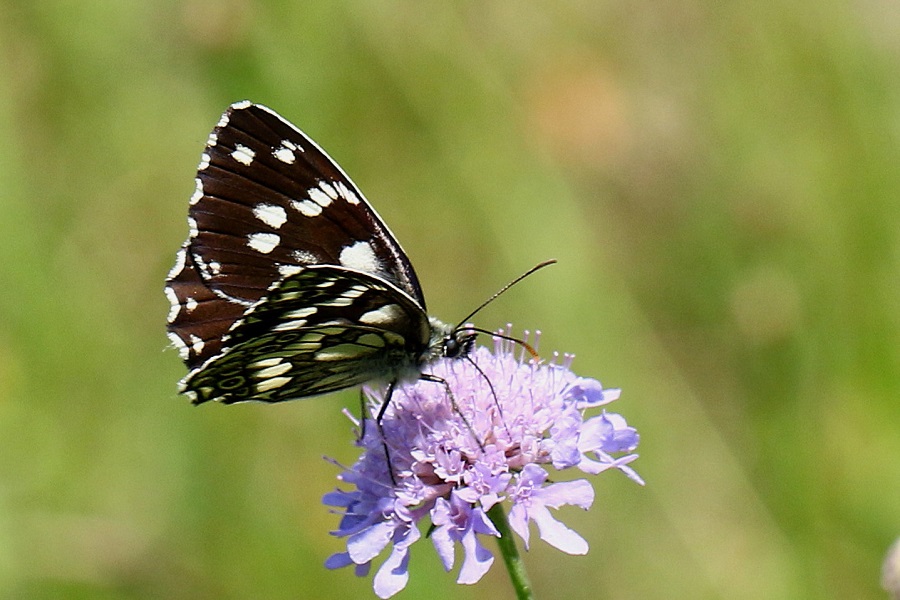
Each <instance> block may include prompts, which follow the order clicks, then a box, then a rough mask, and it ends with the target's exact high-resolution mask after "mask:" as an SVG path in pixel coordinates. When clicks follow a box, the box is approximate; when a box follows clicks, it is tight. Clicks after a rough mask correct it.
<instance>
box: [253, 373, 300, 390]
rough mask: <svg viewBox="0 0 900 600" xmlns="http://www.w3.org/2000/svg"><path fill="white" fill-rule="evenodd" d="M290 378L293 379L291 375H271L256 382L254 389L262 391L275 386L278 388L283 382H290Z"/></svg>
mask: <svg viewBox="0 0 900 600" xmlns="http://www.w3.org/2000/svg"><path fill="white" fill-rule="evenodd" d="M291 379H293V377H272V378H271V379H266V380H263V381H260V382H259V383H257V384H256V391H257V392H258V393H263V392H268V391H269V390H272V389H275V388H280V387H282V386H284V385H285V384H287V383H290V381H291Z"/></svg>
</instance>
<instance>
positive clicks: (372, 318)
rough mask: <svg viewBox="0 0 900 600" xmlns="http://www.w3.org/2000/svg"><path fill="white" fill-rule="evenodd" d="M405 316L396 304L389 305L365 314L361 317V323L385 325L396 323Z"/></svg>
mask: <svg viewBox="0 0 900 600" xmlns="http://www.w3.org/2000/svg"><path fill="white" fill-rule="evenodd" d="M402 316H403V311H402V310H401V309H400V307H399V306H397V305H396V304H388V305H386V306H382V307H381V308H377V309H375V310H370V311H369V312H366V313H363V314H362V315H361V316H360V317H359V322H360V323H365V324H366V325H385V324H387V323H396V322H397V321H398V320H399V319H400V318H401V317H402Z"/></svg>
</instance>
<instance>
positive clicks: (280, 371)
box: [253, 362, 294, 379]
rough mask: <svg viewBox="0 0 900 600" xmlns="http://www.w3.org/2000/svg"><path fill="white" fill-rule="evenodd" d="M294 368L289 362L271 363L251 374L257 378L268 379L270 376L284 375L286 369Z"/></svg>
mask: <svg viewBox="0 0 900 600" xmlns="http://www.w3.org/2000/svg"><path fill="white" fill-rule="evenodd" d="M293 368H294V365H292V364H291V363H289V362H283V363H281V364H277V365H272V366H270V367H266V368H264V369H260V370H259V371H257V372H256V373H254V374H253V376H254V377H255V378H257V379H268V378H270V377H278V376H279V375H284V374H285V373H287V372H288V371H290V370H291V369H293Z"/></svg>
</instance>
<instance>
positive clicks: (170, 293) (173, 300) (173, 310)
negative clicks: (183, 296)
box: [166, 286, 181, 323]
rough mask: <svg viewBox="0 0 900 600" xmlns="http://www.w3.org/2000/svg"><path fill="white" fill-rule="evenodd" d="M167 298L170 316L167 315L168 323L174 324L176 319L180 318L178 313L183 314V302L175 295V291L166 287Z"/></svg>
mask: <svg viewBox="0 0 900 600" xmlns="http://www.w3.org/2000/svg"><path fill="white" fill-rule="evenodd" d="M166 298H168V300H169V304H170V305H171V306H170V307H169V314H168V315H166V322H167V323H173V322H174V321H175V319H177V318H178V313H180V312H181V300H179V299H178V295H177V294H176V293H175V290H173V289H172V288H170V287H169V286H166Z"/></svg>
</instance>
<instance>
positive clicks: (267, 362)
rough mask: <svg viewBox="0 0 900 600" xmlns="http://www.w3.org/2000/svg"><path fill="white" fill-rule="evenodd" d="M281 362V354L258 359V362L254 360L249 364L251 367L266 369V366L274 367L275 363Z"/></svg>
mask: <svg viewBox="0 0 900 600" xmlns="http://www.w3.org/2000/svg"><path fill="white" fill-rule="evenodd" d="M280 362H281V357H280V356H273V357H271V358H261V359H260V360H258V361H256V362H252V363H250V364H249V365H247V366H248V367H250V368H251V369H264V368H266V367H274V366H275V365H277V364H278V363H280Z"/></svg>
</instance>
